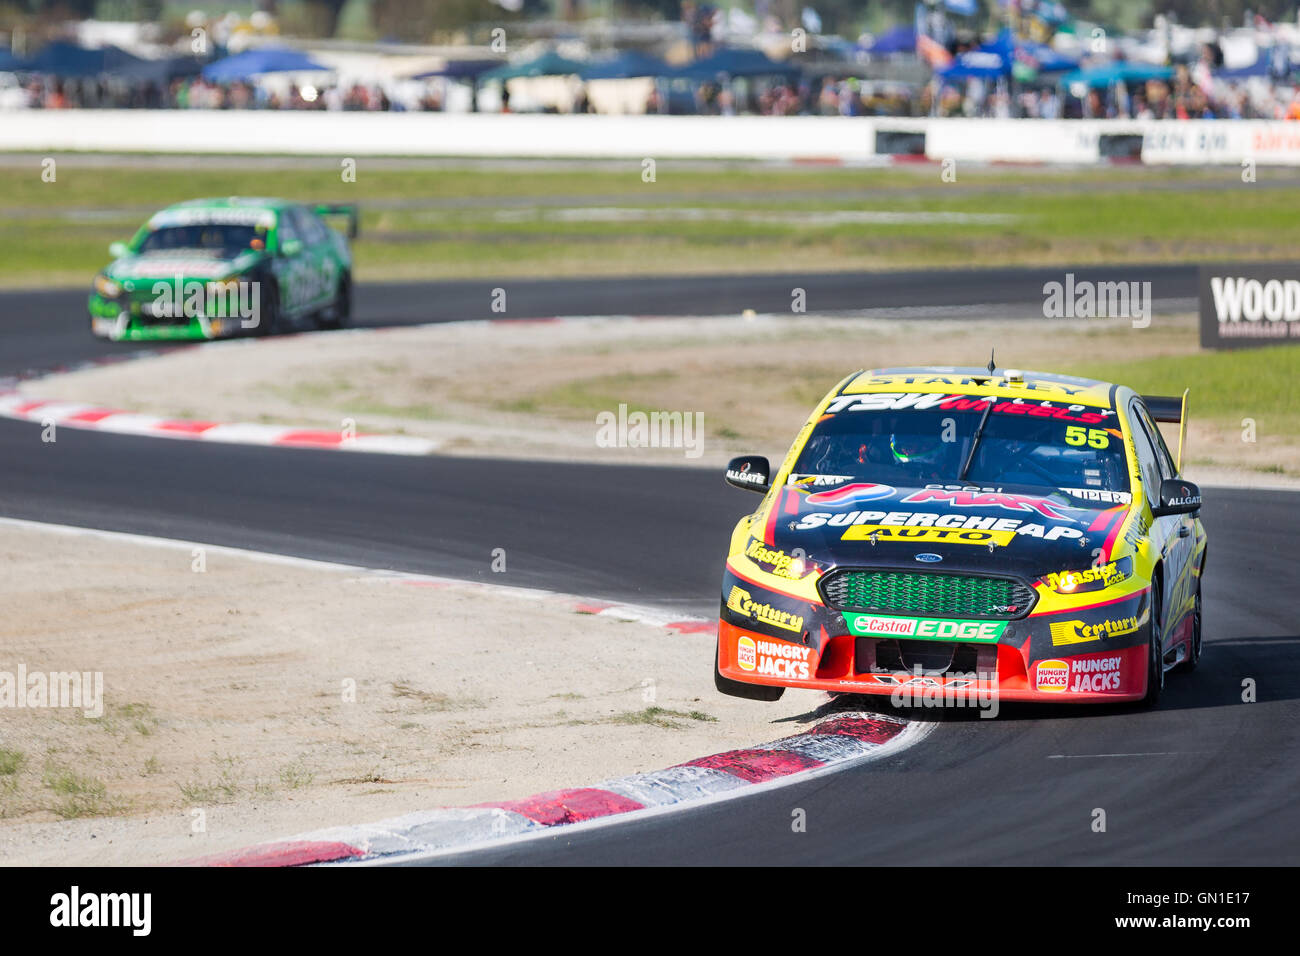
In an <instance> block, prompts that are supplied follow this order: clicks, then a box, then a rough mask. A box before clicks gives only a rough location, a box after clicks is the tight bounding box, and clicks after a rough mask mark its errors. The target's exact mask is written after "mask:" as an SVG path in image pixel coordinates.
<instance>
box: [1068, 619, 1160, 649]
mask: <svg viewBox="0 0 1300 956" xmlns="http://www.w3.org/2000/svg"><path fill="white" fill-rule="evenodd" d="M1137 629H1138V620H1137V618H1136V617H1122V618H1120V619H1119V620H1117V621H1102V622H1100V623H1098V624H1085V623H1083V621H1055V622H1053V623H1052V624H1051V625H1049V626H1048V630H1049V631H1051V632H1052V644H1053V645H1055V646H1056V647H1061V646H1062V645H1065V644H1087V643H1090V642H1091V641H1102V640H1105V639H1106V638H1108V637H1120V636H1122V635H1124V634H1132V633H1133V632H1134V631H1136V630H1137Z"/></svg>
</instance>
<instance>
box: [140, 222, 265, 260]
mask: <svg viewBox="0 0 1300 956" xmlns="http://www.w3.org/2000/svg"><path fill="white" fill-rule="evenodd" d="M265 238H266V231H265V230H259V228H258V227H257V226H243V225H214V224H207V225H190V226H164V227H163V228H161V229H155V230H154V231H153V232H151V233H149V235H147V236H146V237H145V239H144V242H142V243H140V249H139V251H140V252H166V251H169V250H172V249H186V250H195V249H200V250H204V251H208V252H216V253H219V254H221V255H222V256H226V257H229V256H235V255H238V254H239V253H241V252H243V251H244V250H245V249H252V248H256V247H255V246H254V245H253V243H254V241H257V242H264V241H265Z"/></svg>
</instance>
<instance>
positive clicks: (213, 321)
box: [86, 292, 240, 342]
mask: <svg viewBox="0 0 1300 956" xmlns="http://www.w3.org/2000/svg"><path fill="white" fill-rule="evenodd" d="M86 305H87V308H88V310H89V312H90V331H91V333H92V334H93V335H95V336H97V337H98V338H101V339H110V340H111V341H114V342H174V341H178V340H187V341H193V340H200V341H201V340H204V339H217V338H225V337H226V336H228V335H234V334H237V332H238V331H239V328H240V325H239V320H238V319H234V320H232V319H223V318H209V317H207V316H196V317H182V318H178V319H174V320H172V319H168V320H164V321H151V320H149V319H148V317H147V316H145V315H142V314H141V309H140V306H141V303H140V302H139V301H133V300H131V299H128V298H126V297H125V296H121V297H118V298H115V299H107V298H104V297H103V296H101V295H99V294H98V293H95V292H92V293H91V294H90V297H89V299H88V301H87V303H86Z"/></svg>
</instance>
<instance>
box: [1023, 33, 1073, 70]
mask: <svg viewBox="0 0 1300 956" xmlns="http://www.w3.org/2000/svg"><path fill="white" fill-rule="evenodd" d="M1015 56H1016V60H1017V62H1022V63H1023V62H1027V63H1028V65H1030V66H1032V67H1033V68H1034V69H1035V70H1037V71H1038V72H1039V73H1061V72H1063V71H1065V70H1077V69H1078V68H1079V58H1078V57H1071V56H1066V55H1065V54H1064V53H1058V52H1056V51H1055V50H1053V49H1052V48H1051V47H1050V46H1048V45H1047V44H1046V43H1035V42H1033V41H1032V40H1020V41H1018V42H1017V43H1016V53H1015Z"/></svg>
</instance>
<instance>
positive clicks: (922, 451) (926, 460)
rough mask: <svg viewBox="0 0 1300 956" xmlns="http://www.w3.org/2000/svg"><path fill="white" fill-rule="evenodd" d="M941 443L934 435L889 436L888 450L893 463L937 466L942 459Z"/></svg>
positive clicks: (895, 434)
mask: <svg viewBox="0 0 1300 956" xmlns="http://www.w3.org/2000/svg"><path fill="white" fill-rule="evenodd" d="M943 445H944V443H943V441H941V440H940V439H939V437H938V436H936V435H900V434H898V433H894V434H892V435H890V436H889V450H890V452H892V453H893V456H894V461H896V462H898V463H900V464H904V465H911V464H925V465H934V464H937V463H938V462H939V461H940V459H941V458H942V457H943Z"/></svg>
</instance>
